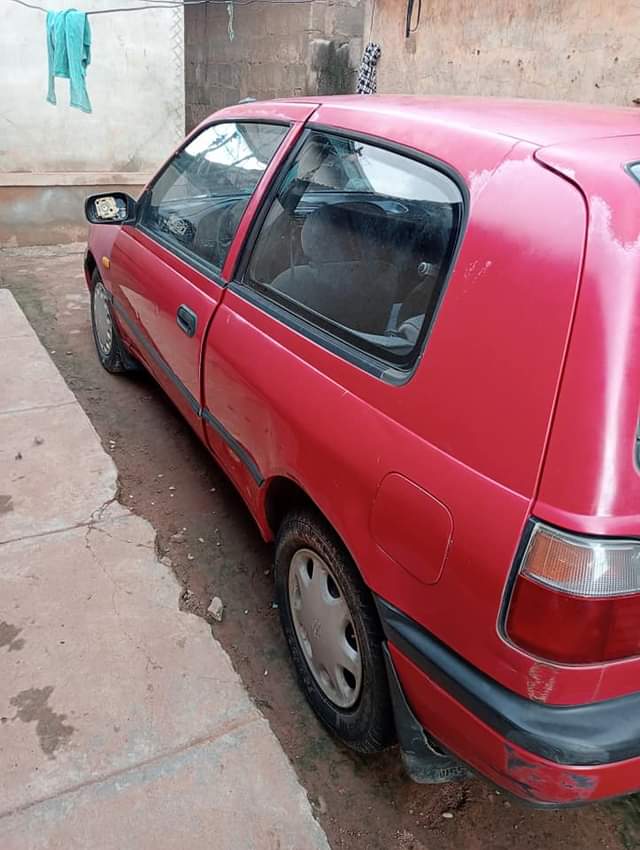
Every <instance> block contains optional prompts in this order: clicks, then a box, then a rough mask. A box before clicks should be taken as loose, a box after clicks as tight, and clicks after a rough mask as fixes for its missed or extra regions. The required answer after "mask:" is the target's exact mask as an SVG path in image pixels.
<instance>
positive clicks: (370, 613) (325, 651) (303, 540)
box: [275, 512, 393, 753]
mask: <svg viewBox="0 0 640 850" xmlns="http://www.w3.org/2000/svg"><path fill="white" fill-rule="evenodd" d="M275 572H276V594H277V598H278V607H279V610H280V618H281V621H282V627H283V629H284V633H285V636H286V638H287V642H288V644H289V649H290V651H291V656H292V659H293V663H294V666H295V669H296V673H297V676H298V680H299V682H300V685H301V687H302V690H303V691H304V694H305V696H306V698H307V700H308V701H309V703H310V705H311V707H312V708H313V710H314V711H315V713H316V714H317V715H318V717H319V718H320V720H321V721H322V722H323V723H324V724H325V725H326V726H328V728H329V729H330V730H331V731H332V732H333V733H334V734H335V735H336V736H337V737H338V738H340V740H341V741H343V742H344V743H345V744H346V745H347V746H349V747H351V748H352V749H354V750H357V751H358V752H362V753H372V752H377V751H379V750H382V749H384V748H385V747H387V746H388V745H389V744H390V743H392V740H393V720H392V717H393V715H392V710H391V701H390V697H389V688H388V684H387V677H386V670H385V665H384V658H383V655H382V641H383V637H382V632H381V629H380V624H379V622H378V619H377V615H376V612H375V609H374V607H373V602H372V600H371V597H370V594H369V591H368V590H367V588H366V587H365V585H364V583H363V581H362V579H361V577H360V574H359V573H358V571H357V569H356V567H355V565H354V564H353V562H352V561H351V559H350V558H349V556H348V554H347V552H346V551H345V549H344V547H343V546H342V544H341V543H340V541H339V540H338V539H337V537H336V536H335V534H334V533H333V532H332V530H331V529H330V528H329V527H328V526H327V525H326V524H325V523H324V521H322V519H321V518H320V517H317V516H315V515H314V514H312V513H311V512H300V513H294V514H291V515H290V516H289V517H287V519H285V521H284V523H283V524H282V527H281V529H280V532H279V534H278V540H277V545H276V564H275Z"/></svg>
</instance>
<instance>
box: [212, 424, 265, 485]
mask: <svg viewBox="0 0 640 850" xmlns="http://www.w3.org/2000/svg"><path fill="white" fill-rule="evenodd" d="M202 418H203V419H204V421H205V422H206V423H207V425H210V426H211V427H212V428H213V429H214V431H216V432H217V433H218V434H219V435H220V436H221V437H222V439H223V440H224V441H225V443H226V444H227V445H228V446H229V448H230V449H231V451H232V452H233V453H234V454H236V455H237V456H238V457H239V458H240V460H241V461H242V463H243V464H244V465H245V466H246V467H247V469H248V470H249V473H250V475H251V477H252V478H253V480H254V481H255V482H256V484H257V485H258V487H261V486H262V485H263V484H264V476H263V475H262V473H261V472H260V470H259V468H258V465H257V464H256V462H255V460H254V459H253V458H252V457H251V455H250V454H249V452H248V451H247V450H246V449H245V447H244V446H243V445H241V444H240V443H239V442H238V441H237V440H236V438H235V437H234V436H233V435H232V434H230V433H229V432H228V431H227V429H226V428H225V427H224V425H223V424H222V422H220V421H219V420H218V419H216V418H215V416H214V415H213V414H212V413H211V411H210V410H207V408H206V407H204V408H203V409H202Z"/></svg>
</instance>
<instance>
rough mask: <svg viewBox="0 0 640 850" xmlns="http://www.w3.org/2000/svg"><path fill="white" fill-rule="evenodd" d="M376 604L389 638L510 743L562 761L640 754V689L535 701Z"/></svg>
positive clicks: (593, 761)
mask: <svg viewBox="0 0 640 850" xmlns="http://www.w3.org/2000/svg"><path fill="white" fill-rule="evenodd" d="M376 605H377V608H378V612H379V614H380V619H381V621H382V625H383V628H384V631H385V634H386V636H387V639H388V640H389V642H390V643H391V644H393V645H394V646H395V647H397V648H398V649H399V650H400V652H402V653H403V654H404V655H405V656H406V657H407V658H409V659H410V660H411V661H413V663H414V664H416V666H417V667H419V668H420V669H421V670H422V671H423V672H424V673H425V674H426V675H427V676H428V677H429V678H430V679H431V680H432V681H434V682H436V683H437V684H438V685H439V686H440V687H441V688H443V689H444V690H446V691H447V692H448V693H449V694H450V695H451V696H453V697H454V698H455V699H457V700H458V702H460V703H461V704H462V705H464V706H465V707H466V708H467V709H469V711H471V712H472V713H473V714H475V715H476V717H478V718H479V719H480V720H482V721H483V722H484V723H486V724H487V725H488V726H490V727H491V728H492V729H495V731H496V732H498V733H499V734H500V735H503V736H504V737H505V738H506V739H507V741H509V742H510V743H513V744H517V745H518V746H519V747H522V748H523V749H525V750H528V751H529V752H530V753H534V754H536V755H538V756H541V757H542V758H545V759H548V760H549V761H552V762H555V763H556V764H562V765H584V766H586V765H602V764H610V763H612V762H617V761H624V760H625V759H630V758H635V757H636V756H638V755H640V693H634V694H630V695H629V696H624V697H618V698H616V699H611V700H605V701H602V702H594V703H589V704H587V705H571V706H552V705H546V704H545V703H542V702H534V701H533V700H529V699H526V698H525V697H522V696H520V695H519V694H516V693H514V692H513V691H510V690H508V689H507V688H505V687H503V686H502V685H500V684H499V683H498V682H496V681H494V680H493V679H491V678H490V677H489V676H487V675H485V674H484V673H482V672H481V671H480V670H478V669H477V668H475V667H473V666H472V665H471V664H469V663H468V662H467V661H465V660H464V659H463V658H461V657H460V656H459V655H457V654H456V653H455V652H453V651H452V650H451V649H449V648H448V647H447V646H445V645H444V644H443V643H442V642H441V641H439V640H438V639H437V638H435V637H434V636H433V635H432V634H430V633H429V632H428V631H426V629H424V628H423V627H422V626H420V625H419V624H418V623H416V622H415V621H414V620H411V619H410V618H409V617H407V615H406V614H403V613H402V612H401V611H399V610H398V609H397V608H395V607H394V606H393V605H390V604H389V603H388V602H385V601H384V600H382V599H380V598H379V597H377V598H376Z"/></svg>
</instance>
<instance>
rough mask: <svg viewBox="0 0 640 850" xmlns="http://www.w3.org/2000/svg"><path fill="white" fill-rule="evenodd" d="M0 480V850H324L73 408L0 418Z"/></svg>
mask: <svg viewBox="0 0 640 850" xmlns="http://www.w3.org/2000/svg"><path fill="white" fill-rule="evenodd" d="M7 304H8V305H9V308H8V309H9V313H8V314H7V315H9V314H10V313H12V314H15V310H14V307H13V306H12V305H11V304H10V302H8V301H7V298H6V296H5V295H4V294H3V295H2V305H0V308H1V307H4V306H7ZM18 313H19V311H18ZM21 315H22V314H19V315H13V318H12V319H11V321H12V322H13V326H12V328H13V330H17V331H18V332H17V333H16V334H15V335H14V337H12V338H13V339H16V340H22V339H28V338H29V334H28V333H27V332H26V329H25V328H28V325H27V323H26V319H25V318H24V316H22V320H21V321H20V316H21ZM21 322H22V324H21ZM22 331H24V332H22ZM36 356H37V357H39V358H43V362H44V360H46V358H47V355H46V353H45V352H44V351H40V352H39V353H37V355H36ZM7 363H8V360H7V359H6V358H0V387H1V386H3V382H4V380H5V377H6V375H5V373H6V371H7ZM52 380H53V379H52ZM0 482H1V484H0V487H1V488H2V489H3V490H5V491H6V492H5V493H4V494H3V495H1V496H0V848H2V850H14V848H15V850H18V848H19V849H20V850H27V848H34V850H35V848H38V850H39V848H43V850H44V848H50V850H51V848H60V850H62V849H63V848H64V850H73V848H78V850H80V848H82V850H86V848H91V850H103V848H104V850H110V848H118V850H146V848H154V850H165V849H166V850H168V848H176V850H177V848H184V847H189V848H190V850H200V848H207V850H209V848H220V849H221V850H222V849H223V848H224V850H236V848H237V850H251V848H256V850H258V848H260V850H264V848H272V847H273V848H276V847H278V848H281V850H285V848H286V850H307V849H308V850H328V844H327V841H326V838H325V836H324V834H323V832H322V830H321V828H320V827H319V825H318V824H317V823H316V821H315V819H314V818H313V815H312V812H311V807H310V804H309V802H308V800H307V797H306V794H305V792H304V790H303V789H302V787H301V786H300V784H299V782H298V780H297V778H296V775H295V773H294V771H293V769H292V767H291V765H290V764H289V762H288V761H287V759H286V756H285V755H284V753H283V751H282V749H281V747H280V745H279V744H278V742H277V740H276V738H275V736H274V735H273V733H272V732H271V729H270V728H269V725H268V724H267V722H266V721H265V720H264V718H263V717H262V715H261V714H260V712H259V711H258V709H257V708H256V706H255V705H254V704H253V703H252V702H251V700H250V699H249V696H248V694H247V692H246V690H245V689H244V687H243V685H242V683H241V681H240V679H239V677H238V676H237V674H236V673H235V671H234V670H233V667H232V666H231V662H230V660H229V658H228V656H227V655H226V653H225V652H224V650H223V649H222V647H221V646H220V644H219V643H218V641H216V640H215V639H214V637H212V634H211V628H210V626H209V625H208V624H207V623H206V622H205V621H204V620H202V619H200V618H197V617H195V616H193V615H191V614H188V613H186V612H181V611H180V610H179V606H178V600H179V593H180V588H179V586H178V584H177V582H176V580H175V578H174V576H173V574H172V573H171V571H170V570H169V568H168V567H167V566H166V564H163V563H161V562H160V561H159V560H158V557H157V554H156V548H155V531H154V529H153V528H152V527H151V525H150V524H149V523H148V522H146V521H145V520H143V519H142V518H140V517H136V516H135V515H133V514H131V513H130V512H129V511H128V510H127V509H126V508H125V507H124V506H122V505H120V504H119V503H118V502H117V501H116V500H115V496H116V491H117V473H116V468H115V466H114V464H113V461H112V460H111V458H110V457H109V456H108V455H107V453H106V452H105V451H104V450H103V448H102V446H101V443H100V440H99V438H98V435H97V434H96V432H95V431H94V429H93V427H92V426H91V424H90V423H89V421H88V419H87V418H86V416H85V414H84V412H83V410H82V408H81V407H80V406H79V405H78V404H77V402H76V401H71V402H69V403H64V404H63V405H62V406H60V405H56V404H52V405H50V406H47V407H42V408H39V409H36V410H22V411H13V412H11V411H9V412H5V413H3V414H1V415H0Z"/></svg>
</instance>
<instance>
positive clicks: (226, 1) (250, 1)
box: [11, 0, 318, 15]
mask: <svg viewBox="0 0 640 850" xmlns="http://www.w3.org/2000/svg"><path fill="white" fill-rule="evenodd" d="M11 2H12V3H18V4H19V5H20V6H26V8H28V9H36V10H37V11H39V12H44V13H45V14H46V13H47V12H49V11H51V10H50V9H45V7H44V6H38V5H37V3H28V2H27V0H11ZM142 2H144V3H146V4H147V5H145V6H122V7H119V8H116V9H92V10H91V11H89V12H87V13H86V14H87V15H106V14H109V13H111V12H138V11H144V10H145V9H175V8H176V7H178V6H202V5H206V4H210V5H212V6H228V5H230V3H231V2H232V3H233V5H234V6H252V5H254V4H258V3H263V4H267V5H271V6H301V5H305V4H306V5H308V4H309V3H311V2H313V0H142ZM316 2H318V0H316Z"/></svg>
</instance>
